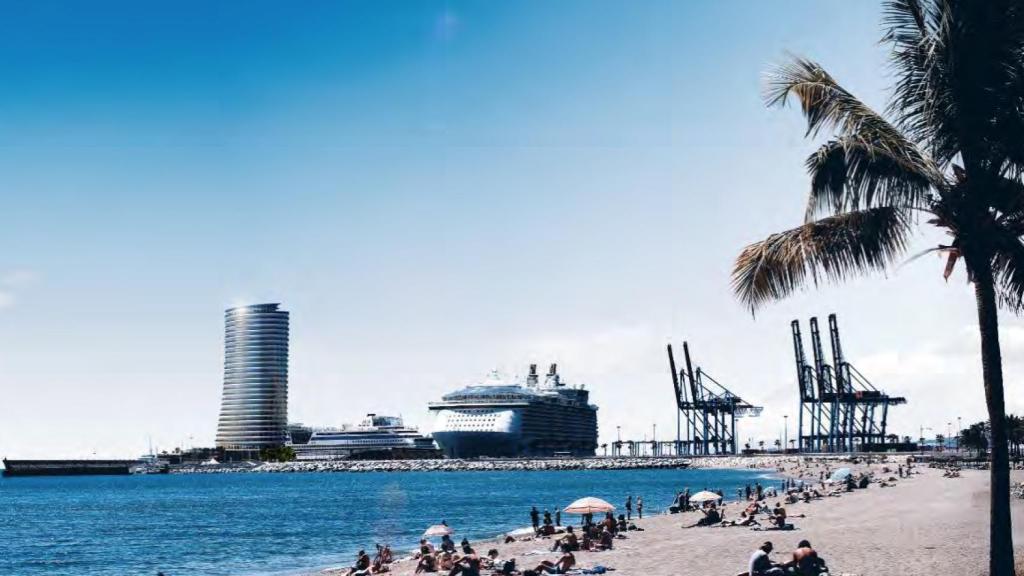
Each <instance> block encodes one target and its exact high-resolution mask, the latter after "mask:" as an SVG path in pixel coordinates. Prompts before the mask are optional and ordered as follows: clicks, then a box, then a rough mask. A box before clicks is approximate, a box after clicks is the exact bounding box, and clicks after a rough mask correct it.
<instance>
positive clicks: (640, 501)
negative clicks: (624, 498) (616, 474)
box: [636, 496, 644, 519]
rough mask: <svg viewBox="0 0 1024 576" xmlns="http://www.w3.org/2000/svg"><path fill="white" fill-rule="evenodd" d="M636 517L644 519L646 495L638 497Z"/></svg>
mask: <svg viewBox="0 0 1024 576" xmlns="http://www.w3.org/2000/svg"><path fill="white" fill-rule="evenodd" d="M636 517H637V518H640V519H642V518H643V517H644V497H643V496H637V497H636Z"/></svg>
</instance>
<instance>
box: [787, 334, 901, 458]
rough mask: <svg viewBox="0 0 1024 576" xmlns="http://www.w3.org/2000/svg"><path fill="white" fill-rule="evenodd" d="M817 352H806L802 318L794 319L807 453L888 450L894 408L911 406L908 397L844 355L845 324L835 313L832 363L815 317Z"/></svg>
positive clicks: (813, 345)
mask: <svg viewBox="0 0 1024 576" xmlns="http://www.w3.org/2000/svg"><path fill="white" fill-rule="evenodd" d="M809 324H810V331H811V354H812V356H813V361H814V364H813V365H811V364H809V363H808V362H807V357H806V355H805V354H804V343H803V337H802V335H801V334H800V322H799V321H798V320H793V322H791V323H790V326H791V328H792V332H793V350H794V355H795V358H796V372H797V383H798V385H799V388H800V416H799V421H798V427H799V431H798V438H799V444H800V447H799V449H800V451H801V452H852V451H854V450H855V449H858V448H859V449H860V450H864V451H874V450H884V449H885V445H886V443H887V442H889V437H888V436H887V434H886V429H887V426H888V419H889V407H890V406H898V405H900V404H906V403H907V399H906V398H904V397H902V396H889V395H888V394H886V393H885V392H883V391H881V390H879V389H878V388H876V387H875V386H874V385H873V384H872V383H871V382H870V381H869V380H868V379H867V378H866V377H865V376H864V375H863V374H861V373H860V372H859V371H858V370H857V369H856V368H855V367H854V366H853V364H851V363H850V362H849V361H847V360H846V358H845V357H844V356H843V348H842V343H841V342H840V339H839V323H838V321H837V320H836V315H835V314H829V317H828V328H829V343H830V344H831V348H832V364H831V365H830V364H829V363H828V360H827V359H826V357H825V351H824V348H823V347H822V345H821V332H820V330H819V329H818V319H817V318H816V317H815V318H811V319H810V323H809Z"/></svg>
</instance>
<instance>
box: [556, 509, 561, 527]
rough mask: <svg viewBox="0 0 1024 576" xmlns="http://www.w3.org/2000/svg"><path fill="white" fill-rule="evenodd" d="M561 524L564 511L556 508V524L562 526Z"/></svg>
mask: <svg viewBox="0 0 1024 576" xmlns="http://www.w3.org/2000/svg"><path fill="white" fill-rule="evenodd" d="M561 525H562V511H561V510H555V526H561Z"/></svg>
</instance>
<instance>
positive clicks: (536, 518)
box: [530, 506, 540, 532]
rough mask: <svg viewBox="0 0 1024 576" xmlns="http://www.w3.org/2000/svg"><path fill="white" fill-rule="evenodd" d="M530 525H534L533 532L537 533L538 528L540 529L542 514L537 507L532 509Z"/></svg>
mask: <svg viewBox="0 0 1024 576" xmlns="http://www.w3.org/2000/svg"><path fill="white" fill-rule="evenodd" d="M530 523H531V524H533V531H534V532H536V531H537V528H540V512H538V511H537V507H536V506H534V507H532V508H530Z"/></svg>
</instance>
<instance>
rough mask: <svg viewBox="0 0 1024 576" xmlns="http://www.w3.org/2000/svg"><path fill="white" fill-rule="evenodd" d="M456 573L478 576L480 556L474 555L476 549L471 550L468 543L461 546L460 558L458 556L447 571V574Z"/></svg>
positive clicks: (449, 575)
mask: <svg viewBox="0 0 1024 576" xmlns="http://www.w3.org/2000/svg"><path fill="white" fill-rule="evenodd" d="M456 574H463V575H464V576H480V557H479V556H477V555H476V550H473V548H472V547H471V546H470V545H469V544H464V545H463V546H462V558H459V559H458V560H457V561H456V562H455V566H453V567H452V569H451V571H450V572H448V576H455V575H456Z"/></svg>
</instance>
